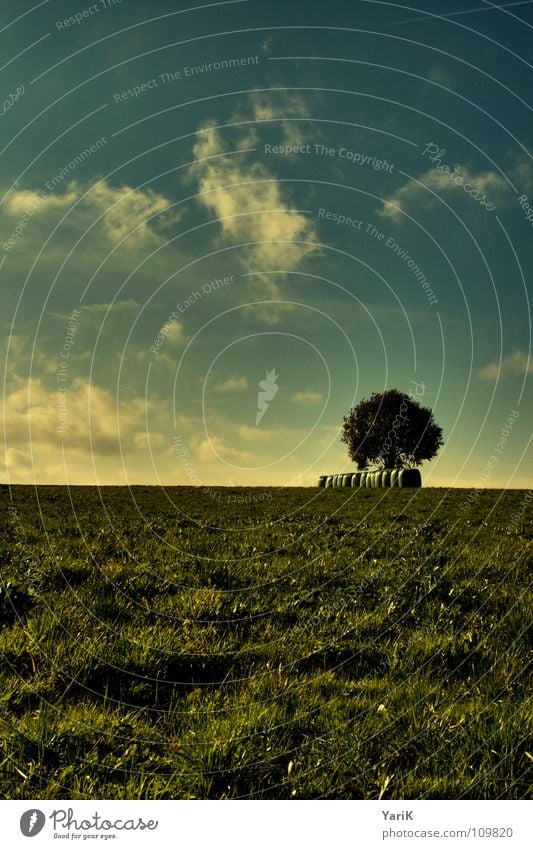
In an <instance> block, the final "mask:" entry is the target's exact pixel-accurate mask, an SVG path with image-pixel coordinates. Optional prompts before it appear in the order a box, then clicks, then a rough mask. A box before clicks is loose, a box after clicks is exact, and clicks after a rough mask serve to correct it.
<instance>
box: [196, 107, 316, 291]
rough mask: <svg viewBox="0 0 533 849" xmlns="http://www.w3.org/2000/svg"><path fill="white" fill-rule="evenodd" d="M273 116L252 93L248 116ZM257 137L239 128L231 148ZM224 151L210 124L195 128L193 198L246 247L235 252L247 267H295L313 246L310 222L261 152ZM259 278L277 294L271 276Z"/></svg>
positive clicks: (224, 233) (227, 235)
mask: <svg viewBox="0 0 533 849" xmlns="http://www.w3.org/2000/svg"><path fill="white" fill-rule="evenodd" d="M303 114H304V113H302V115H303ZM275 116H276V109H275V108H274V106H273V105H272V103H270V102H268V101H267V100H266V99H265V98H262V97H259V96H255V97H252V98H251V116H250V117H251V118H252V120H255V121H258V120H265V119H268V118H273V117H275ZM234 117H237V118H241V119H242V117H243V116H242V115H239V116H234ZM286 132H287V133H289V132H292V130H290V129H287V130H286ZM256 142H257V133H256V131H255V130H253V129H252V130H246V131H242V133H240V135H239V136H238V138H237V142H236V143H235V144H232V146H231V149H233V150H235V149H245V148H250V147H251V146H252V145H253V144H254V143H256ZM229 150H230V147H229V146H228V145H227V144H226V143H225V142H224V141H223V139H222V136H221V134H220V132H219V131H218V130H217V129H215V128H214V126H213V123H211V124H209V123H207V124H205V125H204V126H203V127H202V128H201V129H200V131H199V133H198V136H197V141H196V144H195V146H194V155H195V158H196V159H197V162H196V163H195V164H194V165H193V166H192V167H191V174H192V176H193V177H194V179H195V180H196V183H197V187H198V191H199V193H200V194H199V197H198V202H199V203H200V204H201V205H202V206H203V207H204V208H205V209H207V210H208V211H209V212H210V213H214V214H215V215H216V217H217V219H218V223H219V226H220V231H221V235H222V238H223V240H225V241H226V242H228V241H231V242H234V243H237V244H241V245H247V246H248V247H246V248H243V250H242V251H241V253H240V256H241V263H242V264H243V265H244V266H245V268H246V270H248V271H254V272H257V271H270V270H282V271H291V270H293V269H295V268H296V267H297V266H298V265H299V263H300V262H301V261H302V260H303V259H304V258H305V257H306V256H308V254H310V253H311V252H312V251H313V250H315V248H314V245H313V244H312V243H313V242H314V241H315V229H314V225H313V223H312V222H311V221H310V220H309V219H308V218H307V217H306V216H305V215H304V214H302V213H301V212H298V211H297V210H295V209H293V208H292V205H291V201H290V198H288V196H287V191H286V189H285V188H283V187H282V184H281V183H280V182H279V180H278V179H277V178H276V177H275V175H274V174H273V173H272V172H271V171H270V170H269V168H268V167H267V165H266V164H265V162H263V161H261V157H258V156H257V155H255V156H254V160H253V162H252V161H250V159H249V157H248V154H246V153H243V154H242V155H241V154H235V155H231V156H224V155H223V154H225V153H227V152H228V151H229ZM306 243H311V244H306ZM261 282H262V284H263V287H264V290H265V291H269V292H270V293H271V294H272V295H273V296H274V295H275V294H277V288H276V285H275V283H274V282H273V280H272V278H271V277H266V276H265V277H264V278H262V280H261Z"/></svg>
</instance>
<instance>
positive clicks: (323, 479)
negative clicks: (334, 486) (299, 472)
mask: <svg viewBox="0 0 533 849" xmlns="http://www.w3.org/2000/svg"><path fill="white" fill-rule="evenodd" d="M326 477H327V476H326V475H320V477H319V479H318V486H319V487H324V486H326Z"/></svg>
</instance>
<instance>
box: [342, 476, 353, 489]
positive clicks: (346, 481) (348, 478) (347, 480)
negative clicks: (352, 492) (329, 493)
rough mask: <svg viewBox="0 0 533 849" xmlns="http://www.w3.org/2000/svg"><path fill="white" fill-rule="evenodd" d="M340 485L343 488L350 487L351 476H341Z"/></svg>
mask: <svg viewBox="0 0 533 849" xmlns="http://www.w3.org/2000/svg"><path fill="white" fill-rule="evenodd" d="M342 485H343V486H351V485H352V476H351V475H343V476H342Z"/></svg>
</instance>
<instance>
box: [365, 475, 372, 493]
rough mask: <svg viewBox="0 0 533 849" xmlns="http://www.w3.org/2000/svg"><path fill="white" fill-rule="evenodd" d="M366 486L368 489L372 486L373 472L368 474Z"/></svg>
mask: <svg viewBox="0 0 533 849" xmlns="http://www.w3.org/2000/svg"><path fill="white" fill-rule="evenodd" d="M365 486H366V488H367V489H370V487H371V486H372V472H367V473H366V481H365Z"/></svg>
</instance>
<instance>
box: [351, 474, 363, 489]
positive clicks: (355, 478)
mask: <svg viewBox="0 0 533 849" xmlns="http://www.w3.org/2000/svg"><path fill="white" fill-rule="evenodd" d="M360 481H361V472H354V474H353V475H352V484H351V485H352V489H355V488H356V487H358V486H359V484H360Z"/></svg>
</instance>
